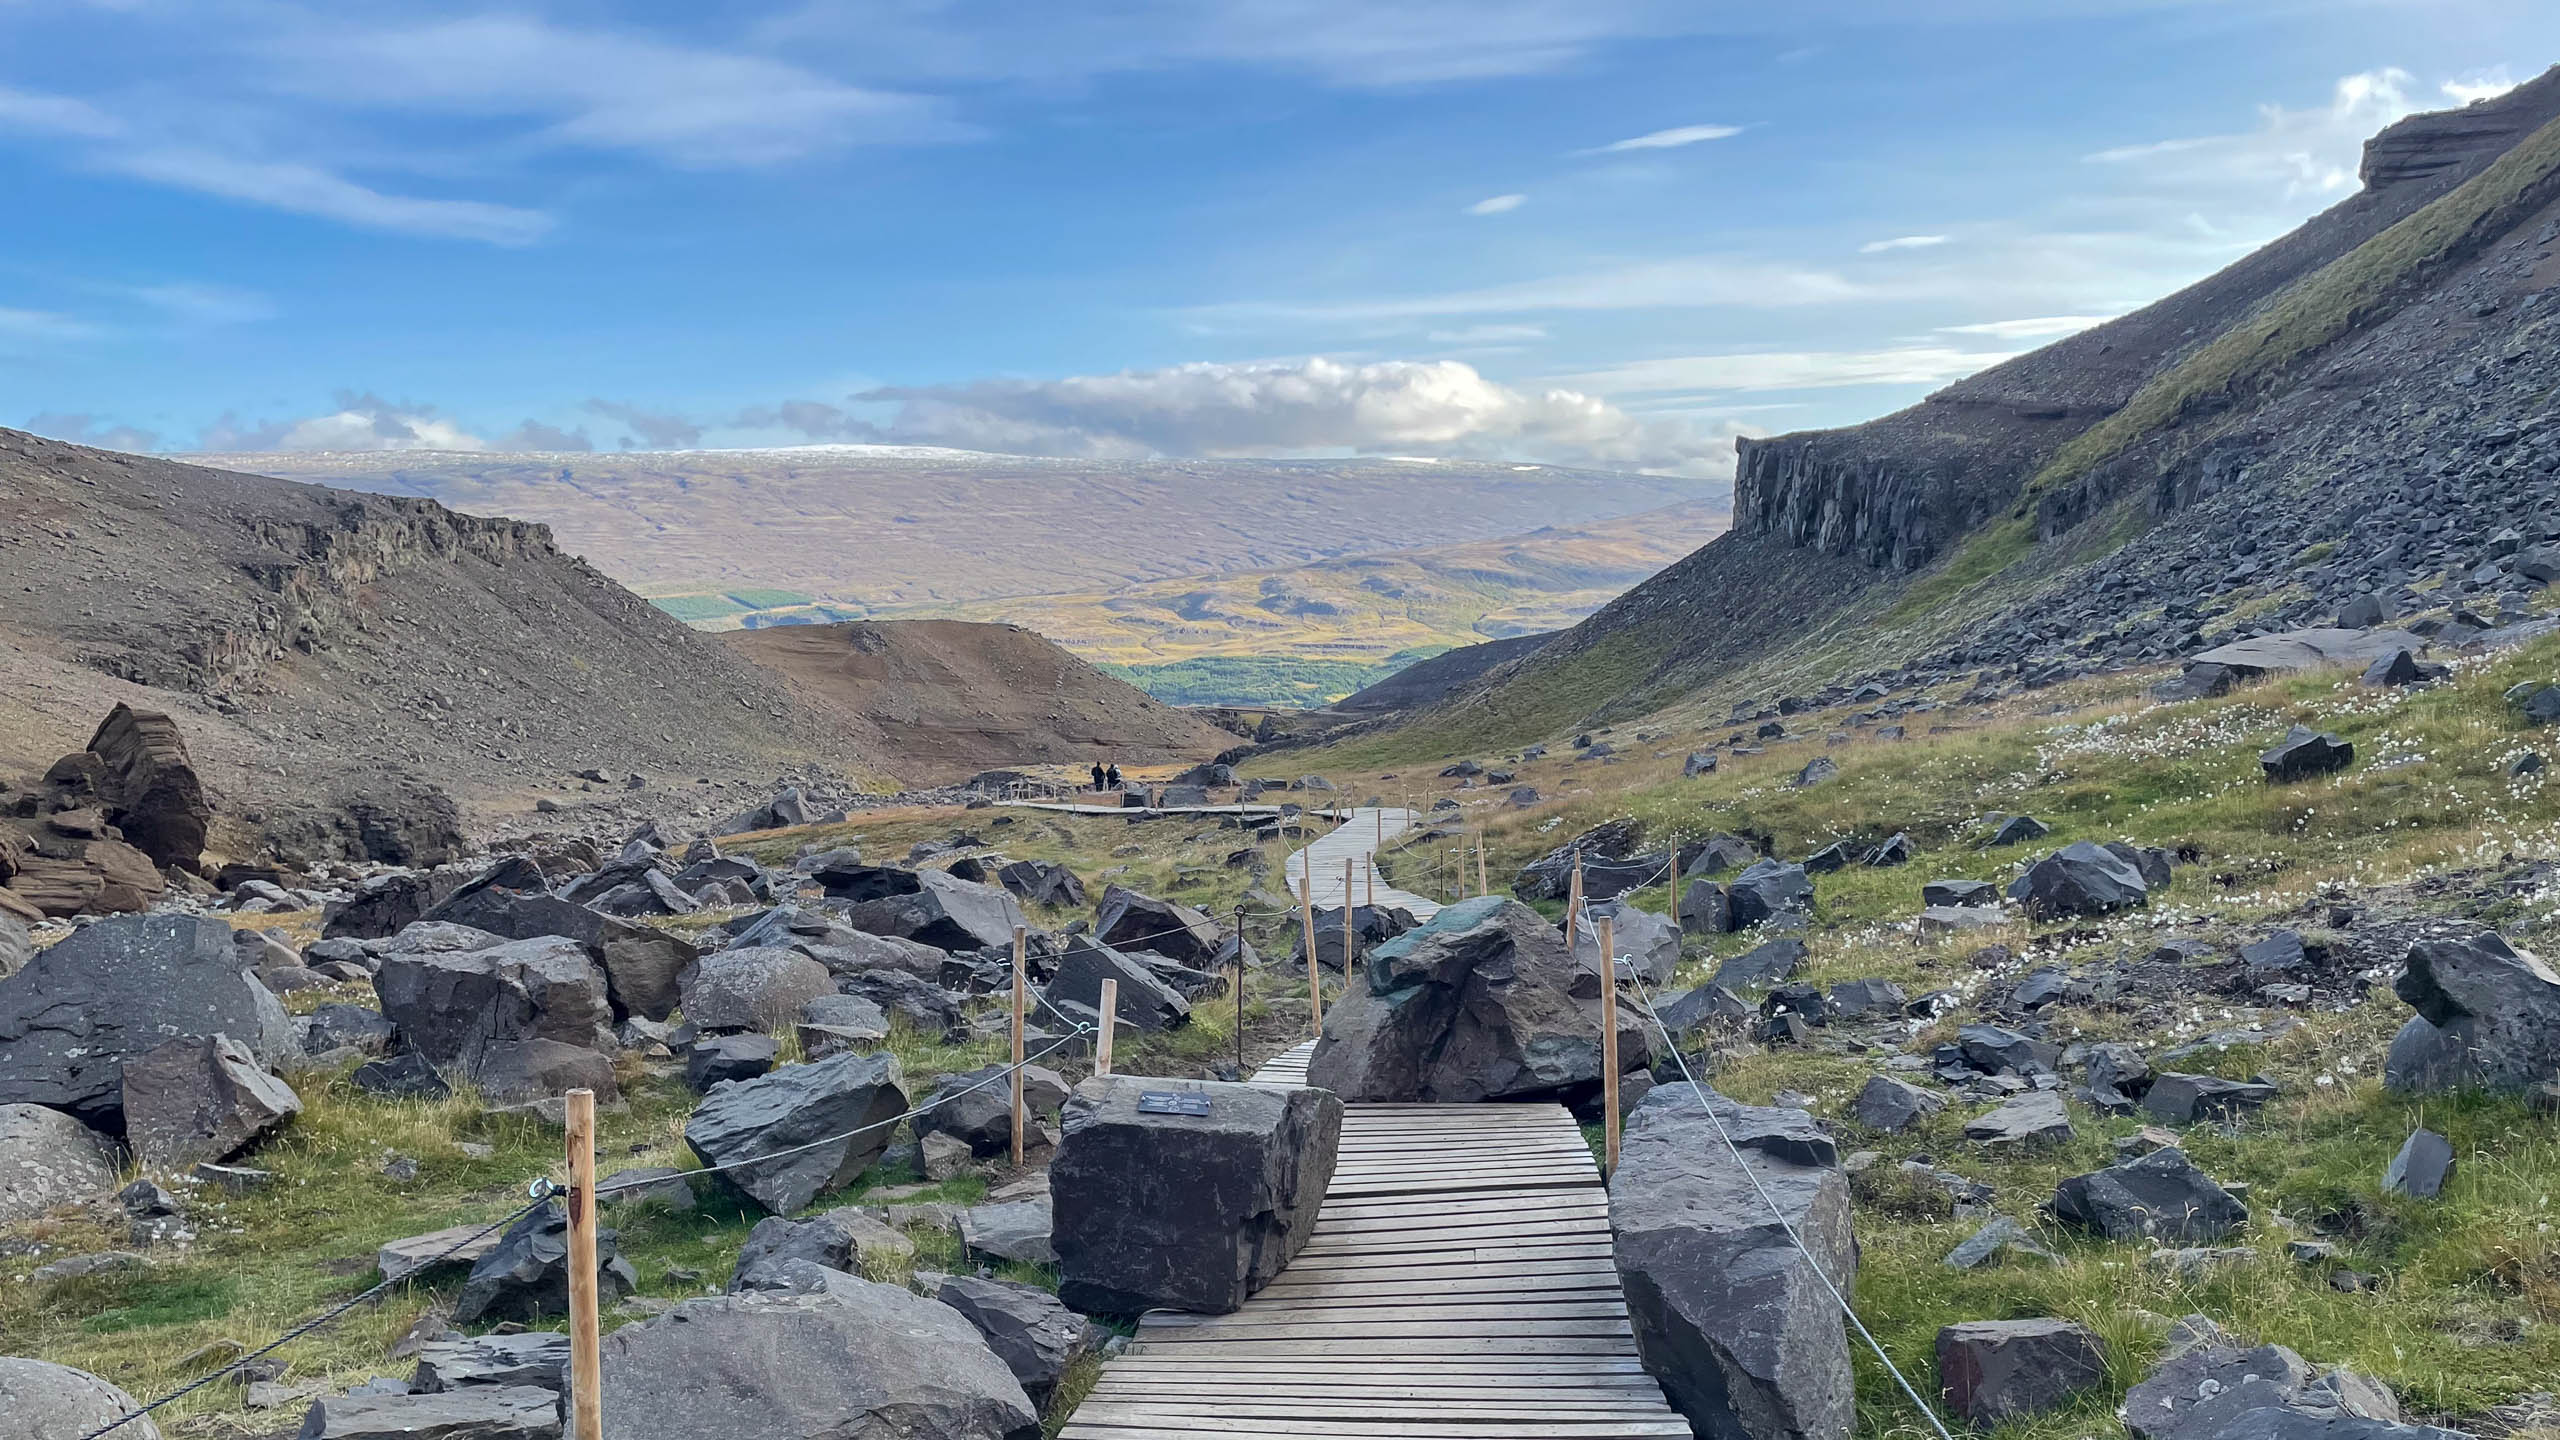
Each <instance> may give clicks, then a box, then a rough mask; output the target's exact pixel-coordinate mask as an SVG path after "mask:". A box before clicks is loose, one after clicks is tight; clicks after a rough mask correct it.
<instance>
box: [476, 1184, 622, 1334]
mask: <svg viewBox="0 0 2560 1440" xmlns="http://www.w3.org/2000/svg"><path fill="white" fill-rule="evenodd" d="M619 1238H620V1237H619V1236H618V1235H617V1233H616V1232H614V1231H612V1230H608V1229H601V1228H600V1229H598V1230H597V1231H596V1283H597V1286H598V1294H599V1295H600V1296H601V1297H602V1298H603V1299H604V1300H605V1302H606V1303H608V1304H610V1303H612V1302H613V1301H615V1300H618V1299H620V1298H621V1297H623V1296H625V1295H628V1294H630V1293H631V1292H632V1291H633V1290H636V1289H638V1288H639V1277H638V1276H637V1275H635V1274H633V1273H632V1269H631V1262H630V1261H628V1260H624V1259H621V1258H620V1257H619V1256H617V1255H616V1254H615V1253H614V1252H615V1249H616V1246H617V1243H618V1241H619ZM568 1313H569V1212H568V1211H566V1210H564V1209H562V1208H560V1202H559V1201H557V1200H551V1201H546V1202H544V1204H543V1206H542V1208H540V1209H538V1210H536V1211H534V1212H533V1213H532V1214H529V1215H527V1216H525V1217H524V1218H523V1219H521V1220H518V1221H517V1222H516V1223H514V1224H513V1225H510V1226H508V1227H507V1230H506V1233H505V1234H504V1235H502V1236H501V1237H499V1240H498V1245H497V1248H496V1249H494V1250H491V1251H490V1252H489V1253H488V1254H486V1255H483V1256H481V1257H480V1258H479V1259H478V1260H477V1261H475V1262H474V1263H473V1264H472V1266H471V1276H470V1278H469V1279H467V1280H465V1281H464V1282H463V1284H462V1293H461V1294H459V1295H457V1296H455V1297H454V1301H453V1323H455V1324H457V1325H472V1324H478V1323H480V1322H482V1321H497V1320H538V1319H540V1318H541V1317H543V1316H545V1315H566V1314H568Z"/></svg>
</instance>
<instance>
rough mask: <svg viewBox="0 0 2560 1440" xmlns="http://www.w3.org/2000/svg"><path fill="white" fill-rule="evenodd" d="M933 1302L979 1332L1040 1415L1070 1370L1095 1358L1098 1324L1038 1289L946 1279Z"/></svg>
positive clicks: (966, 1278)
mask: <svg viewBox="0 0 2560 1440" xmlns="http://www.w3.org/2000/svg"><path fill="white" fill-rule="evenodd" d="M933 1298H935V1299H936V1300H939V1301H941V1302H942V1303H943V1304H945V1305H948V1306H950V1307H951V1308H952V1309H954V1310H957V1311H959V1312H960V1315H961V1318H963V1319H965V1320H967V1321H968V1322H969V1323H970V1324H971V1325H974V1326H976V1327H977V1330H978V1333H979V1334H980V1335H981V1336H984V1337H985V1338H986V1342H987V1348H988V1349H990V1350H993V1351H994V1352H995V1354H996V1358H997V1359H999V1360H1002V1361H1003V1362H1004V1364H1005V1368H1006V1369H1008V1370H1010V1371H1012V1372H1013V1378H1014V1379H1016V1380H1019V1381H1021V1382H1022V1393H1023V1394H1025V1395H1027V1396H1029V1397H1031V1404H1032V1406H1033V1408H1035V1409H1045V1408H1046V1407H1047V1406H1048V1403H1049V1395H1050V1393H1051V1392H1052V1391H1054V1390H1056V1389H1057V1388H1058V1381H1059V1380H1061V1379H1062V1378H1064V1377H1065V1375H1066V1373H1067V1367H1068V1366H1070V1365H1073V1364H1074V1363H1076V1361H1077V1360H1079V1359H1081V1358H1083V1357H1084V1356H1085V1355H1086V1354H1087V1353H1088V1352H1090V1351H1091V1350H1092V1349H1093V1347H1094V1345H1095V1343H1096V1341H1097V1340H1098V1339H1099V1332H1098V1331H1097V1329H1096V1327H1095V1326H1094V1323H1093V1322H1092V1321H1090V1320H1087V1319H1086V1318H1084V1317H1083V1316H1081V1315H1079V1314H1077V1313H1076V1312H1074V1311H1073V1310H1070V1309H1068V1308H1067V1307H1066V1306H1065V1305H1063V1304H1060V1303H1059V1301H1058V1297H1057V1296H1055V1295H1052V1294H1050V1293H1049V1292H1048V1291H1046V1290H1043V1289H1041V1288H1040V1287H1038V1286H1036V1285H1023V1284H1019V1283H1017V1282H1015V1281H1011V1280H981V1279H979V1278H978V1277H977V1276H975V1275H952V1276H947V1277H945V1278H944V1280H943V1282H942V1285H941V1287H940V1288H938V1289H936V1290H935V1291H934V1292H933Z"/></svg>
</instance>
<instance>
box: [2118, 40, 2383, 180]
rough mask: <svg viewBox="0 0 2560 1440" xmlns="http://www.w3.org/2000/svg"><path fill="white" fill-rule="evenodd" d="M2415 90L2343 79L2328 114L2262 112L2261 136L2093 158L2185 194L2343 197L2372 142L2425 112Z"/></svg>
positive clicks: (2129, 148) (2373, 78) (2204, 139)
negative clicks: (2206, 190)
mask: <svg viewBox="0 0 2560 1440" xmlns="http://www.w3.org/2000/svg"><path fill="white" fill-rule="evenodd" d="M2412 83H2413V82H2412V80H2411V77H2410V75H2409V72H2407V71H2405V70H2400V69H2383V70H2369V71H2365V72H2363V73H2362V74H2356V75H2349V76H2345V77H2343V78H2342V79H2340V80H2339V81H2338V82H2337V85H2336V86H2335V87H2334V88H2333V89H2332V91H2331V93H2330V97H2329V104H2328V105H2327V106H2326V107H2321V108H2306V109H2300V110H2291V109H2287V108H2285V107H2284V106H2281V105H2261V106H2260V107H2258V128H2257V129H2255V130H2250V131H2245V132H2242V133H2239V134H2232V135H2206V136H2198V137H2192V138H2187V139H2177V140H2157V141H2151V142H2149V143H2146V144H2140V145H2122V146H2117V147H2115V148H2114V149H2109V150H2101V151H2099V152H2097V153H2096V154H2094V155H2090V156H2088V157H2086V158H2087V160H2088V161H2089V162H2090V163H2091V164H2096V165H2109V166H2118V167H2122V168H2124V169H2126V170H2128V171H2130V172H2132V173H2133V174H2134V175H2135V176H2136V177H2137V178H2138V179H2141V180H2145V181H2148V182H2151V183H2154V184H2157V185H2162V186H2168V187H2176V188H2180V189H2192V188H2195V187H2199V186H2227V187H2251V188H2262V187H2267V186H2281V187H2282V190H2283V193H2284V194H2285V195H2286V196H2287V197H2294V196H2304V195H2308V196H2328V195H2343V194H2345V193H2347V192H2348V191H2350V190H2353V189H2354V188H2355V186H2356V168H2357V163H2358V161H2359V160H2360V159H2361V158H2362V156H2363V153H2364V142H2365V141H2366V140H2367V139H2368V138H2369V137H2371V136H2372V134H2373V133H2374V132H2375V131H2377V130H2380V129H2381V128H2382V127H2384V126H2385V125H2388V124H2390V123H2391V122H2393V121H2395V120H2398V119H2400V118H2401V117H2403V116H2405V115H2409V114H2411V113H2413V112H2414V111H2416V110H2417V108H2418V106H2417V105H2416V103H2415V102H2413V101H2412V100H2411V99H2410V98H2409V87H2410V85H2411V84H2412Z"/></svg>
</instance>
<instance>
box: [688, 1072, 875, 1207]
mask: <svg viewBox="0 0 2560 1440" xmlns="http://www.w3.org/2000/svg"><path fill="white" fill-rule="evenodd" d="M906 1109H907V1092H906V1085H905V1077H904V1076H903V1074H902V1073H901V1072H900V1070H899V1068H898V1060H897V1057H896V1056H894V1055H891V1054H888V1053H887V1052H885V1051H884V1052H878V1053H874V1054H868V1055H855V1054H845V1055H834V1056H830V1057H828V1058H827V1059H824V1060H818V1061H814V1062H811V1063H808V1064H804V1065H786V1066H784V1067H782V1068H781V1069H779V1070H776V1071H774V1072H772V1073H771V1074H767V1075H759V1076H757V1077H755V1078H754V1079H751V1080H741V1081H738V1082H736V1083H734V1084H729V1085H723V1086H721V1087H720V1088H719V1089H718V1090H717V1091H715V1092H714V1093H713V1094H712V1095H710V1096H709V1097H708V1098H706V1099H705V1100H704V1101H703V1102H702V1104H701V1106H700V1107H698V1108H697V1109H695V1111H694V1112H693V1115H692V1117H691V1118H690V1119H688V1120H686V1121H685V1126H684V1138H685V1143H686V1144H687V1145H689V1146H691V1147H692V1148H693V1152H694V1154H696V1155H697V1156H700V1157H701V1159H702V1162H703V1163H704V1164H706V1165H737V1166H738V1167H739V1168H736V1169H733V1170H727V1171H724V1172H722V1178H723V1179H725V1180H727V1181H728V1182H729V1183H730V1184H731V1185H734V1186H736V1187H737V1188H738V1189H739V1190H741V1191H743V1192H744V1193H745V1194H746V1195H747V1196H748V1198H750V1199H752V1200H754V1201H755V1202H756V1203H757V1204H758V1205H761V1206H763V1207H764V1208H765V1209H766V1210H767V1211H769V1212H771V1213H773V1214H776V1215H789V1214H792V1213H794V1212H796V1211H799V1210H802V1209H805V1208H807V1206H808V1204H809V1202H810V1201H811V1200H812V1199H814V1198H816V1196H817V1195H818V1193H819V1192H820V1191H822V1190H829V1189H833V1188H834V1187H836V1186H839V1185H844V1184H848V1183H850V1182H851V1181H852V1180H853V1179H854V1177H856V1176H858V1175H860V1174H861V1173H862V1172H863V1171H864V1170H866V1169H869V1168H870V1166H871V1165H872V1163H873V1162H874V1161H876V1160H878V1159H879V1158H880V1156H881V1154H882V1153H883V1152H884V1151H886V1150H887V1149H888V1148H889V1141H890V1139H891V1130H892V1128H893V1127H892V1126H891V1125H890V1124H889V1123H888V1122H890V1121H892V1120H894V1119H896V1118H897V1117H898V1116H899V1115H901V1114H903V1113H905V1111H906ZM847 1132H854V1133H850V1134H848V1133H847ZM817 1141H825V1142H826V1143H824V1144H820V1145H816V1147H815V1148H813V1149H802V1148H801V1147H802V1146H807V1145H811V1144H812V1143H813V1142H817ZM784 1152H792V1153H787V1154H786V1153H784ZM768 1155H769V1156H772V1157H774V1158H772V1159H770V1160H766V1159H761V1158H760V1157H763V1156H768ZM741 1162H744V1163H741Z"/></svg>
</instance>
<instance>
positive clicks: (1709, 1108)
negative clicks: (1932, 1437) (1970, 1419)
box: [1608, 955, 1955, 1440]
mask: <svg viewBox="0 0 2560 1440" xmlns="http://www.w3.org/2000/svg"><path fill="white" fill-rule="evenodd" d="M1608 966H1609V982H1610V985H1611V988H1612V989H1615V988H1616V983H1617V980H1618V957H1617V956H1615V955H1611V956H1609V957H1608ZM1633 969H1634V967H1633V966H1629V967H1628V970H1629V972H1630V973H1629V974H1628V975H1627V977H1626V979H1627V981H1628V983H1630V984H1632V985H1633V986H1634V987H1635V994H1636V1003H1637V1005H1638V1007H1639V1008H1641V1009H1642V1010H1643V1012H1644V1017H1645V1019H1646V1020H1647V1021H1649V1022H1651V1024H1652V1026H1653V1029H1654V1033H1656V1034H1657V1035H1659V1036H1661V1037H1662V1048H1663V1049H1664V1050H1665V1051H1667V1052H1669V1054H1670V1056H1671V1059H1672V1063H1673V1064H1675V1065H1677V1066H1678V1067H1679V1070H1680V1078H1681V1079H1682V1080H1683V1081H1685V1082H1686V1083H1687V1084H1688V1086H1689V1090H1690V1093H1692V1094H1694V1095H1695V1096H1697V1098H1698V1108H1699V1109H1701V1110H1704V1111H1705V1112H1706V1115H1707V1120H1708V1123H1710V1124H1712V1125H1714V1126H1715V1131H1716V1138H1717V1139H1719V1140H1721V1141H1723V1142H1724V1148H1725V1151H1726V1153H1728V1154H1730V1155H1731V1156H1732V1157H1733V1163H1734V1165H1735V1166H1736V1167H1737V1168H1739V1169H1740V1170H1741V1171H1742V1174H1743V1178H1745V1179H1747V1180H1749V1181H1750V1182H1751V1188H1752V1190H1753V1192H1754V1193H1756V1194H1757V1195H1758V1196H1759V1197H1760V1203H1761V1204H1762V1205H1763V1206H1766V1207H1767V1208H1768V1211H1769V1214H1770V1215H1771V1216H1772V1217H1774V1218H1775V1219H1776V1220H1777V1222H1778V1225H1779V1228H1781V1229H1783V1230H1784V1231H1785V1232H1786V1235H1787V1243H1788V1244H1790V1245H1793V1246H1794V1247H1795V1249H1796V1253H1797V1254H1799V1255H1802V1256H1803V1257H1804V1263H1805V1265H1806V1267H1807V1268H1808V1269H1810V1270H1811V1271H1812V1272H1813V1276H1814V1278H1815V1279H1817V1280H1819V1281H1821V1282H1822V1288H1823V1289H1824V1290H1825V1291H1827V1292H1829V1294H1830V1296H1831V1300H1832V1303H1833V1304H1835V1305H1837V1306H1839V1307H1840V1314H1841V1315H1842V1316H1843V1317H1844V1318H1845V1319H1846V1320H1847V1321H1848V1322H1849V1325H1850V1326H1851V1328H1853V1329H1855V1330H1856V1331H1857V1332H1858V1338H1859V1339H1861V1340H1863V1341H1865V1342H1866V1346H1867V1348H1868V1349H1869V1350H1871V1351H1873V1352H1874V1353H1875V1357H1876V1360H1877V1362H1878V1363H1880V1364H1882V1365H1883V1366H1884V1368H1885V1373H1887V1374H1889V1375H1891V1376H1892V1377H1893V1382H1894V1384H1895V1385H1897V1386H1899V1387H1900V1388H1901V1390H1902V1393H1903V1394H1904V1395H1906V1396H1908V1397H1910V1400H1911V1403H1912V1405H1913V1407H1914V1408H1916V1409H1918V1410H1919V1412H1920V1414H1921V1416H1922V1418H1924V1419H1926V1420H1927V1421H1928V1422H1929V1428H1930V1429H1932V1430H1934V1431H1936V1432H1937V1434H1938V1440H1955V1436H1954V1434H1953V1433H1952V1432H1951V1431H1949V1430H1948V1428H1947V1423H1946V1421H1945V1420H1943V1419H1941V1418H1940V1417H1939V1415H1938V1411H1937V1407H1936V1406H1933V1405H1931V1404H1930V1403H1929V1402H1928V1400H1927V1399H1925V1398H1923V1397H1922V1395H1921V1393H1920V1390H1919V1387H1918V1386H1915V1385H1913V1384H1912V1383H1911V1377H1909V1376H1907V1375H1905V1374H1903V1373H1902V1367H1901V1366H1899V1365H1897V1364H1895V1363H1894V1361H1893V1357H1892V1356H1891V1355H1889V1354H1887V1353H1885V1348H1884V1345H1883V1343H1882V1342H1881V1341H1879V1340H1877V1339H1876V1337H1875V1332H1874V1331H1872V1330H1869V1329H1868V1328H1867V1322H1866V1321H1864V1320H1862V1319H1860V1318H1859V1317H1858V1309H1857V1307H1856V1306H1855V1305H1852V1304H1850V1303H1849V1296H1848V1292H1846V1291H1844V1290H1842V1289H1841V1288H1840V1285H1839V1283H1838V1282H1837V1281H1835V1280H1833V1279H1832V1278H1831V1273H1830V1272H1829V1271H1827V1270H1825V1269H1823V1268H1822V1261H1821V1260H1820V1259H1818V1258H1816V1257H1815V1255H1814V1253H1813V1249H1812V1247H1810V1246H1808V1245H1806V1244H1805V1243H1804V1236H1803V1235H1802V1234H1800V1233H1798V1232H1797V1230H1796V1226H1795V1222H1794V1221H1793V1220H1790V1219H1788V1218H1787V1213H1786V1211H1785V1210H1784V1209H1782V1208H1780V1206H1779V1204H1778V1202H1777V1200H1776V1199H1775V1198H1774V1197H1773V1196H1771V1195H1770V1194H1769V1187H1767V1186H1766V1185H1763V1184H1761V1183H1760V1175H1759V1172H1758V1171H1756V1170H1754V1169H1752V1167H1751V1163H1750V1162H1749V1161H1748V1160H1745V1159H1744V1158H1743V1155H1742V1147H1741V1146H1740V1145H1739V1144H1737V1143H1735V1141H1734V1138H1733V1132H1732V1131H1731V1130H1729V1129H1727V1128H1726V1127H1725V1123H1724V1117H1723V1116H1721V1115H1718V1114H1717V1113H1716V1107H1715V1103H1714V1102H1713V1101H1712V1100H1710V1099H1709V1098H1708V1096H1707V1090H1706V1087H1705V1086H1704V1085H1701V1084H1700V1083H1699V1082H1698V1077H1697V1075H1696V1073H1695V1072H1693V1071H1692V1070H1690V1068H1689V1058H1688V1057H1687V1056H1685V1055H1683V1054H1681V1053H1680V1045H1679V1042H1678V1040H1677V1039H1675V1038H1674V1037H1673V1035H1672V1033H1671V1027H1670V1026H1668V1025H1666V1024H1664V1023H1663V1020H1662V1016H1661V1013H1660V1012H1659V1011H1657V1010H1655V1009H1654V1004H1653V992H1652V990H1651V988H1650V987H1648V986H1647V985H1646V984H1645V983H1644V977H1643V976H1642V975H1639V974H1635V973H1633Z"/></svg>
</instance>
